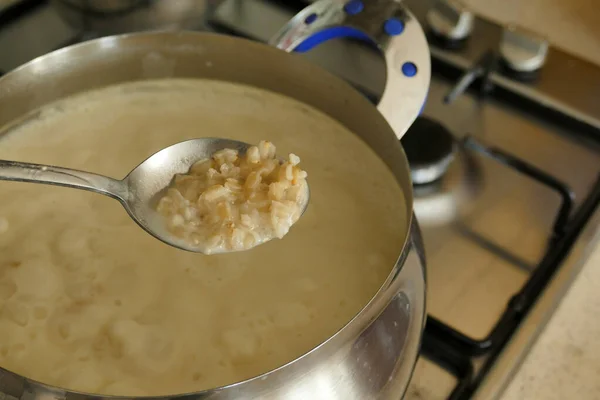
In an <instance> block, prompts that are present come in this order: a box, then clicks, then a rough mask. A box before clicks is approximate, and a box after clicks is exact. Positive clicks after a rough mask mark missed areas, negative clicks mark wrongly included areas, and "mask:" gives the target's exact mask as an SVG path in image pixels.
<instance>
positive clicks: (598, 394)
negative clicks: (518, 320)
mask: <svg viewBox="0 0 600 400" xmlns="http://www.w3.org/2000/svg"><path fill="white" fill-rule="evenodd" d="M463 2H464V3H465V4H468V5H469V6H470V7H471V8H472V9H473V10H474V11H475V12H476V13H477V14H479V15H484V16H486V17H487V18H489V19H492V20H495V21H497V22H501V23H517V24H519V25H522V26H524V27H527V28H528V29H530V30H533V31H536V32H538V33H541V34H543V35H545V36H546V37H547V38H548V39H549V40H550V42H551V43H552V44H553V45H555V46H557V47H560V48H562V49H563V50H566V51H568V52H570V53H572V54H575V55H577V56H579V57H582V58H585V59H588V60H590V61H592V62H594V63H596V64H598V65H600V0H570V1H567V0H463ZM597 230H598V233H599V234H600V227H598V228H597ZM597 236H598V235H597ZM590 251H591V254H590V257H589V259H588V260H587V261H586V262H585V265H584V267H583V269H582V270H581V272H580V273H579V275H578V276H577V277H576V278H575V280H574V281H573V284H572V286H571V287H570V289H569V290H568V292H567V294H566V295H565V297H564V298H563V299H562V301H561V303H560V304H559V306H558V308H557V310H556V311H555V313H554V315H553V316H552V317H551V319H550V321H549V322H548V325H547V326H546V327H545V328H544V329H543V330H542V332H541V334H540V336H539V337H538V339H537V341H536V342H535V344H534V345H533V347H532V348H531V350H530V353H529V354H528V355H527V356H526V357H525V359H524V361H523V364H522V365H521V366H520V368H519V370H518V371H517V373H516V375H515V377H514V378H513V379H512V381H511V383H510V384H509V386H508V387H507V389H506V391H505V392H504V393H503V394H502V395H501V397H500V399H501V400H530V399H532V400H537V399H540V400H554V399H557V400H558V399H560V400H563V399H582V400H596V399H600V291H599V290H598V288H600V242H598V240H597V241H596V245H595V248H594V247H593V248H591V249H590Z"/></svg>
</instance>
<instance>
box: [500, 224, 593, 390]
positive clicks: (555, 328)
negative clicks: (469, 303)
mask: <svg viewBox="0 0 600 400" xmlns="http://www.w3.org/2000/svg"><path fill="white" fill-rule="evenodd" d="M598 228H599V229H597V231H598V232H597V233H600V227H598ZM596 236H600V235H598V234H597V235H596ZM590 250H591V251H592V253H591V255H590V257H589V258H588V260H587V261H586V262H585V266H584V267H583V269H582V270H581V272H580V273H579V275H578V276H577V277H576V278H575V280H574V282H573V284H572V286H571V287H570V288H569V290H568V292H567V294H566V295H565V297H564V298H563V300H562V301H561V303H560V305H559V306H558V308H557V310H556V312H555V313H554V315H553V316H552V318H551V319H550V321H549V322H548V325H547V326H546V328H544V330H543V331H542V333H541V334H540V336H539V338H538V340H537V341H536V343H535V344H534V345H533V347H532V349H531V350H530V353H529V354H528V355H527V356H526V357H525V360H524V362H523V364H522V365H521V367H520V368H519V370H518V371H517V373H516V375H515V377H514V378H513V380H512V381H511V383H510V384H509V386H508V388H507V389H506V391H505V392H504V394H503V395H502V396H501V397H500V399H501V400H526V399H527V400H528V399H543V400H554V399H561V400H563V399H586V400H588V399H589V400H592V399H600V295H599V294H598V287H600V244H598V241H597V240H596V245H595V247H594V248H593V249H590Z"/></svg>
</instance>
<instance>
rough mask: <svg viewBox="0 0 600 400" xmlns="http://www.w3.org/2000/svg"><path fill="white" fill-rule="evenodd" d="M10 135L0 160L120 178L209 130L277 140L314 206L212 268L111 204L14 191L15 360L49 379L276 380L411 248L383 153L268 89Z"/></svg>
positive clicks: (4, 319)
mask: <svg viewBox="0 0 600 400" xmlns="http://www.w3.org/2000/svg"><path fill="white" fill-rule="evenodd" d="M5 133H6V136H4V137H3V138H2V140H0V158H3V159H14V160H19V161H29V162H36V163H47V164H54V165H61V166H65V167H71V168H78V169H84V170H89V171H93V172H97V173H101V174H105V175H109V176H113V177H115V178H122V177H124V176H125V175H126V174H127V173H128V172H129V171H130V170H131V169H132V168H134V167H135V166H136V165H137V164H138V163H139V162H141V161H142V160H144V159H145V158H146V157H148V156H150V155H151V154H152V153H154V152H156V151H157V150H159V149H161V148H163V147H166V146H168V145H170V144H173V143H176V142H179V141H182V140H186V139H191V138H196V137H203V136H212V137H215V136H217V137H225V138H231V139H236V140H241V141H245V142H248V143H258V142H259V141H260V140H262V139H266V140H270V141H273V142H274V143H276V144H277V146H278V152H280V153H281V154H287V153H291V152H293V153H295V154H298V155H299V156H300V157H301V158H302V165H303V169H305V170H306V171H307V172H308V174H309V178H308V182H309V185H310V188H311V199H310V204H309V207H308V210H307V211H306V213H305V214H304V215H303V216H302V217H301V218H300V220H299V221H298V222H297V223H296V225H295V226H294V228H293V229H292V230H291V231H290V232H289V234H288V235H286V236H285V237H284V238H283V239H281V240H274V241H271V242H269V243H266V244H264V245H261V246H258V247H256V248H254V249H252V250H250V251H246V252H239V253H231V254H220V255H211V256H204V255H201V254H197V253H189V252H185V251H181V250H177V249H175V248H172V247H170V246H168V245H165V244H163V243H161V242H159V241H158V240H156V239H154V238H153V237H151V236H150V235H148V234H147V233H145V232H144V231H143V230H142V229H140V228H139V227H138V226H137V225H136V224H135V223H134V222H133V221H132V220H131V219H130V218H129V217H128V215H127V213H126V212H125V210H124V209H123V208H122V207H121V206H120V205H119V203H118V202H116V201H114V200H111V199H109V198H106V197H104V196H100V195H97V194H93V193H88V192H82V191H77V190H71V189H65V188H59V187H52V186H44V185H34V184H26V183H15V182H0V193H2V196H0V307H1V312H0V365H1V366H2V367H4V368H7V369H9V370H11V371H14V372H17V373H20V374H22V375H25V376H27V377H30V378H33V379H36V380H39V381H42V382H44V383H48V384H53V385H58V386H62V387H66V388H69V389H72V390H78V391H85V392H93V393H101V394H114V395H166V394H173V393H182V392H192V391H198V390H202V389H208V388H211V387H215V386H219V385H224V384H229V383H233V382H236V381H239V380H242V379H246V378H251V377H253V376H256V375H259V374H261V373H264V372H267V371H268V370H270V369H272V368H275V367H278V366H281V365H282V364H284V363H286V362H288V361H291V360H292V359H294V358H295V357H298V356H300V355H301V354H302V353H304V352H306V351H308V350H310V349H311V348H313V347H314V346H316V345H318V344H319V343H320V342H322V341H323V340H325V339H326V338H327V337H329V336H330V335H332V334H333V333H335V332H336V331H337V330H338V329H340V328H341V327H342V326H343V325H344V324H345V323H346V322H348V321H349V320H350V319H351V318H352V317H353V316H354V315H355V314H356V313H357V312H358V311H359V310H360V309H361V308H362V307H363V306H364V305H365V304H366V303H367V301H368V300H369V299H370V297H372V296H373V295H374V294H375V292H376V291H377V289H378V288H379V287H380V285H381V284H382V282H383V281H384V279H385V278H386V276H387V275H388V274H389V272H390V269H391V267H392V266H393V265H394V263H395V261H396V259H397V257H398V255H399V251H400V249H401V246H402V243H403V241H404V236H403V235H404V230H405V223H406V221H405V220H404V215H405V203H404V196H403V194H402V192H401V190H400V188H399V187H398V185H397V184H396V183H395V181H394V178H393V176H392V175H391V173H390V172H389V171H388V169H387V168H386V167H385V166H384V164H383V162H382V161H380V160H379V158H378V157H377V156H376V155H375V153H374V152H372V151H371V150H370V149H369V148H368V147H367V146H366V145H365V144H364V143H363V142H361V141H360V139H358V138H357V137H356V136H354V135H353V134H351V133H350V132H348V131H347V129H346V128H344V127H343V126H341V125H340V124H339V123H337V122H335V121H333V120H332V119H330V118H329V117H326V116H324V115H323V114H321V113H320V112H318V111H316V110H314V109H312V108H310V107H308V106H306V105H304V104H301V103H298V102H296V101H294V100H291V99H289V98H286V97H282V96H280V95H276V94H274V93H270V92H265V91H263V90H259V89H256V88H251V87H246V86H239V85H233V84H229V83H224V82H214V81H204V80H169V81H150V82H144V83H131V84H126V85H122V86H115V87H110V88H106V89H102V90H99V91H95V92H90V93H86V94H82V95H78V96H76V97H73V98H70V99H66V100H63V101H61V102H58V103H54V104H53V105H51V106H49V107H46V108H44V109H43V110H41V112H39V113H36V114H35V116H33V115H32V117H31V118H29V119H28V120H27V121H25V122H23V123H21V124H19V125H18V126H13V127H12V128H11V129H10V130H8V129H7V130H6V132H5Z"/></svg>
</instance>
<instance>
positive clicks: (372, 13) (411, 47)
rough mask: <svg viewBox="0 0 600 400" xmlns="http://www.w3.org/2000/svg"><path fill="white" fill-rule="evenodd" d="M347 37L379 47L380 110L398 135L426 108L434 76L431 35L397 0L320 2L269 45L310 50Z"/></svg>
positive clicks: (287, 27)
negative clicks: (381, 74) (382, 80)
mask: <svg viewBox="0 0 600 400" xmlns="http://www.w3.org/2000/svg"><path fill="white" fill-rule="evenodd" d="M342 37H349V38H355V39H359V40H363V41H366V42H368V43H370V44H372V45H374V46H376V47H377V48H378V49H379V50H381V52H382V53H383V55H384V58H385V63H386V72H387V79H386V84H385V89H384V91H383V95H382V97H381V100H380V101H379V104H378V105H377V108H378V109H379V111H380V112H381V113H382V114H383V116H384V117H385V118H386V120H387V121H388V123H389V124H390V126H391V127H392V129H393V130H394V132H395V133H396V136H398V139H400V138H402V136H403V135H404V134H405V133H406V131H407V130H408V128H409V127H410V125H411V124H412V123H413V122H414V120H415V118H417V116H419V114H420V113H421V112H422V111H423V107H424V105H425V101H426V98H427V92H428V90H429V82H430V79H431V59H430V54H429V46H428V44H427V38H426V36H425V33H424V32H423V29H422V28H421V25H420V24H419V22H418V21H417V19H416V18H415V17H414V16H413V15H412V14H411V13H410V12H409V11H408V10H407V9H406V8H405V7H404V6H403V5H402V3H401V1H399V0H368V1H364V2H363V1H360V0H350V1H345V0H318V1H316V2H315V3H313V4H311V5H310V6H308V7H306V8H305V9H303V10H302V11H300V12H299V13H298V14H296V15H295V16H294V17H293V18H292V19H291V20H290V21H289V22H288V23H287V24H286V25H285V26H284V27H283V28H282V29H281V30H280V31H279V32H278V33H277V34H276V35H275V36H274V37H273V38H271V40H270V41H269V43H270V44H271V45H272V46H275V47H277V48H279V49H282V50H284V51H287V52H292V51H294V52H306V51H309V50H311V49H312V48H314V47H316V46H318V45H319V44H321V43H323V42H326V41H328V40H330V39H335V38H342Z"/></svg>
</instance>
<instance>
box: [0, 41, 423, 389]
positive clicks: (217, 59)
mask: <svg viewBox="0 0 600 400" xmlns="http://www.w3.org/2000/svg"><path fill="white" fill-rule="evenodd" d="M170 77H178V78H183V77H185V78H208V79H216V80H224V81H231V82H239V83H243V84H248V85H252V86H256V87H260V88H264V89H267V90H271V91H274V92H278V93H281V94H283V95H286V96H289V97H292V98H295V99H297V100H299V101H302V102H304V103H306V104H309V105H311V106H313V107H315V108H317V109H319V110H321V111H322V112H324V113H325V114H328V115H329V116H331V117H332V118H334V119H336V120H338V121H339V122H341V123H342V124H344V125H345V126H346V127H348V128H349V129H350V130H351V131H352V132H354V133H355V134H356V135H358V136H359V137H360V138H361V139H362V140H363V141H364V142H365V143H367V144H368V145H369V146H370V147H371V148H372V149H373V150H374V151H375V152H376V153H377V154H378V155H379V156H380V157H381V159H382V160H383V161H384V162H385V163H386V164H387V165H388V167H389V169H390V170H391V171H392V172H393V174H394V175H395V177H396V180H397V183H398V185H399V186H400V187H401V189H402V190H403V193H404V195H405V199H404V200H405V202H406V205H407V207H406V215H405V218H406V221H408V223H406V221H398V224H399V226H401V227H402V229H403V230H404V233H405V240H404V242H402V243H398V254H399V258H398V261H397V263H396V264H395V265H393V266H392V265H390V274H389V276H388V277H387V279H386V281H385V282H384V283H383V285H382V286H381V289H380V290H379V292H378V293H377V294H376V295H375V296H374V297H373V298H372V299H371V301H370V302H369V303H368V304H367V305H366V306H365V307H364V308H363V310H362V311H361V312H360V313H359V314H358V315H356V317H355V318H354V319H353V320H352V321H350V322H349V323H348V324H347V325H346V326H344V327H343V328H342V329H341V330H340V331H338V332H337V333H336V334H335V335H333V336H332V337H330V338H329V339H328V340H327V341H325V342H324V343H322V344H321V345H320V346H318V347H317V348H315V349H314V350H312V351H310V352H309V353H307V354H304V355H303V356H301V357H299V358H298V359H296V360H294V361H292V362H290V363H289V364H287V365H285V366H282V367H280V368H278V369H276V370H273V371H270V372H267V373H265V374H264V375H262V376H259V377H256V378H253V379H249V380H247V381H244V382H240V383H236V384H233V385H230V386H226V387H222V388H217V389H213V390H207V391H203V392H199V393H194V394H187V395H182V396H180V397H182V398H190V399H192V398H193V399H211V400H225V399H263V400H270V399H273V400H275V399H277V400H281V399H343V400H351V399H357V400H366V399H393V400H397V399H399V398H401V397H402V396H403V394H404V392H405V390H406V388H407V385H408V382H409V380H410V377H411V374H412V371H413V368H414V365H415V362H416V358H417V353H418V349H419V344H420V338H421V334H422V330H423V326H424V318H425V277H424V275H425V270H424V257H423V246H422V243H421V238H420V234H419V229H418V227H417V222H416V220H415V218H414V216H413V212H412V209H413V203H412V188H411V182H410V174H409V168H408V164H407V160H406V156H405V154H404V152H403V150H402V147H401V145H400V143H399V141H398V139H397V137H396V135H395V134H394V131H393V130H392V128H391V127H390V124H389V123H388V122H387V121H386V119H385V118H384V117H383V116H382V114H381V113H380V112H378V110H377V109H376V108H375V107H374V106H373V105H372V104H371V103H369V101H368V100H367V99H366V98H364V97H363V96H361V95H360V94H359V93H358V92H356V91H355V90H354V89H353V88H351V87H350V86H349V85H348V84H346V83H345V82H343V81H341V80H340V79H338V78H336V77H334V76H333V75H331V74H329V73H327V72H326V71H324V70H322V69H320V68H319V67H317V66H315V65H313V64H311V63H309V62H307V61H305V60H303V59H301V58H300V57H299V56H295V55H290V54H286V53H285V52H284V51H281V50H278V49H275V48H272V47H268V46H265V45H261V44H258V43H254V42H250V41H246V40H242V39H237V38H233V37H228V36H220V35H212V34H202V33H189V32H188V33H167V32H161V33H141V34H132V35H124V36H117V37H107V38H103V39H98V40H94V41H90V42H86V43H83V44H80V45H75V46H72V47H68V48H65V49H61V50H58V51H55V52H53V53H51V54H48V55H46V56H43V57H41V58H38V59H36V60H34V61H32V62H30V63H28V64H26V65H24V66H22V67H20V68H18V69H17V70H15V71H13V72H11V73H9V74H7V75H5V76H3V77H2V78H0V127H2V126H5V125H6V124H9V123H11V121H14V120H16V119H18V118H21V117H23V116H24V115H25V114H27V113H28V112H31V111H32V110H35V109H36V108H38V107H41V106H43V105H45V104H47V103H49V102H52V101H54V100H57V99H60V98H63V97H65V96H68V95H71V94H75V93H78V92H82V91H87V90H90V89H94V88H100V87H104V86H107V85H111V84H117V83H121V82H128V81H135V80H145V79H156V78H170ZM0 390H1V391H2V392H3V393H5V394H7V395H9V396H13V397H15V398H23V399H37V398H39V399H42V398H44V399H57V400H58V399H65V398H66V399H75V398H77V399H83V398H90V399H91V398H92V397H91V396H88V395H85V394H79V393H73V392H69V391H66V390H63V389H60V388H56V387H50V386H47V385H44V384H42V383H38V382H34V381H32V380H29V379H27V378H25V377H23V376H19V375H16V374H14V373H11V372H9V371H6V370H0ZM172 397H173V396H170V397H169V398H172ZM93 398H96V399H98V398H101V397H98V396H94V397H93ZM106 399H107V400H108V399H109V398H106Z"/></svg>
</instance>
